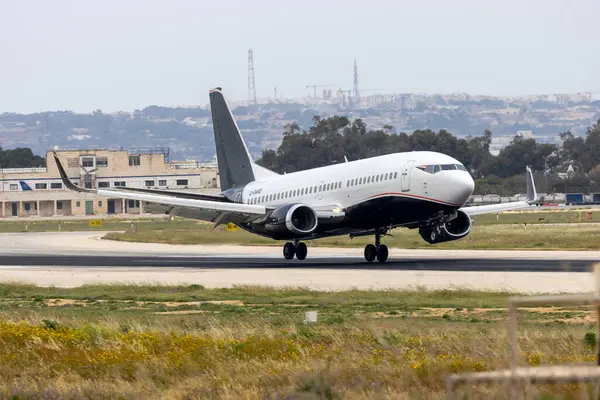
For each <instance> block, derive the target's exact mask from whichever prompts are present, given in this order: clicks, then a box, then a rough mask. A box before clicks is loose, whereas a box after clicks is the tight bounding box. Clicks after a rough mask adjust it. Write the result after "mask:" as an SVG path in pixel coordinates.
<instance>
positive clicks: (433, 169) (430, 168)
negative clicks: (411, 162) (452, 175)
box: [416, 164, 467, 174]
mask: <svg viewBox="0 0 600 400" xmlns="http://www.w3.org/2000/svg"><path fill="white" fill-rule="evenodd" d="M416 167H417V168H418V169H420V170H421V171H425V172H427V173H428V174H435V173H437V172H440V171H450V170H460V171H466V170H467V169H466V168H465V166H464V165H462V164H434V165H417V166H416Z"/></svg>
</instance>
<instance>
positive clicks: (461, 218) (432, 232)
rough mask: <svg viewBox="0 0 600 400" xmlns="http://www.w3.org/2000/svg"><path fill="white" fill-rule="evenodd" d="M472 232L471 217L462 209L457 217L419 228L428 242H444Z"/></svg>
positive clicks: (420, 233)
mask: <svg viewBox="0 0 600 400" xmlns="http://www.w3.org/2000/svg"><path fill="white" fill-rule="evenodd" d="M469 232H471V217H469V215H468V214H467V213H466V212H464V211H461V210H458V211H457V215H456V218H454V219H453V220H451V221H447V222H445V223H442V224H440V225H436V226H428V227H423V228H419V235H421V237H422V238H423V240H425V241H426V242H427V243H431V244H434V243H442V242H449V241H452V240H457V239H461V238H464V237H465V236H467V235H468V234H469Z"/></svg>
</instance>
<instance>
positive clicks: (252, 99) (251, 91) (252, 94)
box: [248, 49, 256, 104]
mask: <svg viewBox="0 0 600 400" xmlns="http://www.w3.org/2000/svg"><path fill="white" fill-rule="evenodd" d="M248 102H249V103H250V104H256V88H255V87H254V57H253V56H252V49H249V50H248Z"/></svg>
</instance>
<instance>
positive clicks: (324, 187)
mask: <svg viewBox="0 0 600 400" xmlns="http://www.w3.org/2000/svg"><path fill="white" fill-rule="evenodd" d="M209 97H210V105H211V110H212V123H213V129H214V136H215V144H216V150H217V161H218V167H219V175H220V183H221V190H222V192H221V193H220V194H218V195H208V194H199V193H189V192H176V191H168V190H155V189H143V188H127V187H113V188H110V189H86V188H82V187H78V186H76V185H75V184H73V183H72V182H71V181H70V179H69V178H68V176H67V174H66V173H65V170H64V168H63V167H62V165H61V163H60V161H59V160H58V157H57V155H56V153H54V158H55V160H56V164H57V166H58V169H59V172H60V175H61V178H62V180H63V182H64V184H65V186H66V187H68V188H69V189H71V190H75V191H78V192H89V193H94V194H96V195H100V196H106V197H112V198H115V197H116V198H125V199H132V200H140V201H142V202H143V203H144V209H145V210H146V211H148V212H150V213H160V214H169V215H177V216H180V217H184V218H193V219H198V220H204V221H209V222H212V223H214V226H215V227H217V226H218V225H221V224H227V223H234V224H236V225H237V226H239V227H241V228H242V229H244V230H246V231H248V232H251V233H254V234H258V235H262V236H265V237H269V238H272V239H275V240H285V241H287V242H286V243H285V245H284V246H283V256H284V258H285V259H287V260H291V259H293V258H294V256H296V258H297V259H299V260H304V259H305V258H306V255H307V247H306V244H305V243H304V242H303V241H305V240H313V239H318V238H324V237H330V236H338V235H350V237H357V236H365V235H374V236H375V243H374V244H369V245H367V246H366V247H365V251H364V257H365V259H366V260H367V261H369V262H371V261H374V260H375V258H377V260H378V261H379V262H382V263H383V262H385V261H386V260H387V258H388V248H387V246H385V245H384V244H381V237H382V236H385V235H387V234H388V232H389V231H390V230H392V229H394V228H398V227H405V228H409V229H418V232H419V234H420V235H421V237H422V238H423V239H424V240H425V241H427V242H428V243H432V244H433V243H441V242H446V241H450V240H456V239H460V238H463V237H465V236H466V235H468V234H469V232H470V230H471V218H470V217H471V216H472V215H477V214H485V213H496V212H499V211H506V210H514V209H520V208H525V207H529V206H530V205H531V203H533V202H534V201H535V200H536V198H537V193H536V190H535V186H534V182H533V176H532V173H531V169H530V168H529V167H526V180H527V199H526V201H518V202H512V203H504V204H492V205H483V206H471V207H468V206H467V207H465V206H464V205H465V203H466V202H467V200H468V199H469V197H470V196H471V194H472V193H473V189H474V187H475V183H474V182H473V179H472V178H471V175H470V174H469V172H468V171H467V170H466V169H465V167H464V166H463V164H462V163H461V162H460V161H458V160H456V159H454V158H452V157H449V156H447V155H445V154H441V153H436V152H431V151H412V152H406V153H395V154H389V155H383V156H378V157H372V158H367V159H364V160H357V161H350V162H348V161H347V160H346V162H345V163H340V164H336V165H331V166H326V167H320V168H313V169H309V170H305V171H299V172H294V173H289V174H283V175H280V174H278V173H275V172H273V171H270V170H268V169H266V168H263V167H261V166H259V165H258V164H256V163H254V162H253V160H252V158H251V156H250V154H249V152H248V149H247V147H246V144H245V143H244V140H243V138H242V136H241V134H240V131H239V129H238V127H237V124H236V122H235V120H234V119H233V115H232V114H231V111H230V109H229V107H228V105H227V102H226V101H225V98H224V96H223V93H222V90H221V88H215V89H213V90H211V91H210V94H209Z"/></svg>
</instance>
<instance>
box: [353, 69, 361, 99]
mask: <svg viewBox="0 0 600 400" xmlns="http://www.w3.org/2000/svg"><path fill="white" fill-rule="evenodd" d="M354 99H355V100H354V101H356V102H357V103H359V102H360V94H359V92H358V67H357V66H356V60H354Z"/></svg>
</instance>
